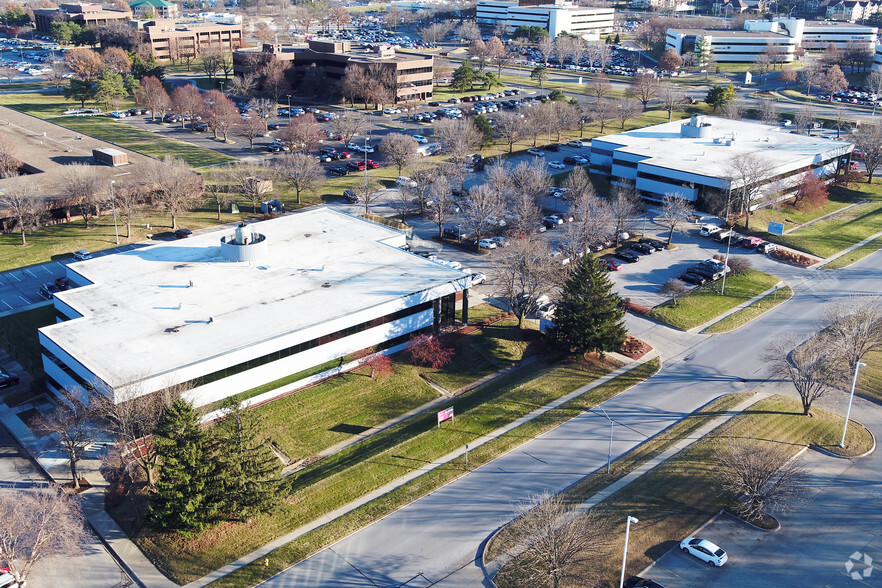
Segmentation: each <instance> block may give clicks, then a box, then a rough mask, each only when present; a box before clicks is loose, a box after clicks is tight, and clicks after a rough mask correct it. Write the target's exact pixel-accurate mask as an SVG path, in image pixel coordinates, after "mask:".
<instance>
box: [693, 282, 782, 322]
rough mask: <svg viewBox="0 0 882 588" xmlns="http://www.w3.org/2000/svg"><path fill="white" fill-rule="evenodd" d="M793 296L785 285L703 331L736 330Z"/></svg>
mask: <svg viewBox="0 0 882 588" xmlns="http://www.w3.org/2000/svg"><path fill="white" fill-rule="evenodd" d="M792 296H793V290H792V289H791V288H790V286H784V287H783V288H781V289H780V290H776V291H774V292H772V293H771V294H767V295H765V296H763V297H762V298H760V299H759V300H757V301H756V302H754V303H753V304H751V305H750V306H748V307H747V308H742V309H741V310H739V311H738V312H735V313H733V314H730V315H729V316H727V317H726V318H724V319H723V320H721V321H718V322H716V323H714V324H712V325H711V326H709V327H708V328H706V329H704V330H703V331H702V333H728V332H729V331H734V330H735V329H737V328H739V327H743V326H744V325H746V324H747V323H749V322H751V321H752V320H754V319H756V318H759V317H760V316H762V315H764V314H765V313H767V312H769V311H770V310H772V309H773V308H775V307H776V306H778V305H779V304H783V303H784V302H787V301H788V300H790V298H791V297H792Z"/></svg>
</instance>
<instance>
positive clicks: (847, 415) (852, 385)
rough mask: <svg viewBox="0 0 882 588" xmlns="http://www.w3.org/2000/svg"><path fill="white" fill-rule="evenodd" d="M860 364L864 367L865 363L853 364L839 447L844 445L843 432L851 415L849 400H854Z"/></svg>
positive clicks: (846, 428)
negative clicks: (849, 392)
mask: <svg viewBox="0 0 882 588" xmlns="http://www.w3.org/2000/svg"><path fill="white" fill-rule="evenodd" d="M861 366H864V367H866V366H867V364H865V363H861V362H857V365H856V366H854V379H853V380H852V381H851V395H850V396H849V397H848V410H847V411H845V425H843V427H842V441H840V442H839V447H845V433H846V431H848V419H849V417H851V402H852V400H854V387H855V385H856V384H857V375H858V370H859V369H861Z"/></svg>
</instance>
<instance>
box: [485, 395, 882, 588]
mask: <svg viewBox="0 0 882 588" xmlns="http://www.w3.org/2000/svg"><path fill="white" fill-rule="evenodd" d="M743 396H744V395H738V396H736V397H735V398H732V399H727V398H726V397H723V398H722V399H720V400H718V401H717V402H716V403H714V404H711V405H709V406H708V407H706V408H704V409H702V410H701V411H699V412H698V413H696V414H695V415H692V416H690V417H687V419H685V420H684V421H681V423H678V425H675V426H674V427H672V428H670V429H668V430H667V431H665V432H663V433H660V434H659V435H658V436H657V437H655V438H653V439H651V440H650V441H648V442H647V443H645V444H644V445H641V446H640V447H637V448H636V449H635V450H633V451H632V452H630V453H629V454H627V455H625V456H624V457H623V458H620V460H617V462H616V463H614V464H613V467H614V468H617V470H618V471H617V474H616V476H618V477H621V475H623V469H620V468H618V467H617V466H618V461H622V460H626V461H629V462H631V464H630V468H633V467H636V465H639V463H642V462H643V461H646V460H647V459H650V458H651V457H652V456H654V455H656V454H658V453H660V452H661V450H662V449H663V448H664V446H666V445H672V444H673V443H674V442H676V441H677V440H679V439H682V438H683V437H684V436H686V435H689V434H690V433H691V432H692V431H694V430H695V429H697V428H698V426H700V425H701V424H703V423H704V422H707V421H709V420H710V419H711V418H713V417H714V416H716V415H717V414H718V413H720V412H722V411H725V410H726V409H727V408H731V407H732V406H734V405H735V404H737V403H738V401H739V400H741V399H743ZM842 426H843V418H842V417H840V416H838V415H833V414H830V413H827V412H824V411H821V410H818V409H813V410H812V416H804V415H803V414H802V410H801V407H800V404H799V402H798V401H797V400H795V399H793V398H789V397H784V396H771V397H769V398H765V399H762V400H760V401H758V402H757V403H756V404H754V405H752V406H751V407H749V408H748V409H746V410H744V411H743V412H742V413H741V414H740V415H738V416H736V417H735V418H733V419H732V420H730V421H728V422H727V423H725V424H723V425H722V426H720V427H719V428H718V429H715V430H714V431H713V432H712V433H711V434H709V435H707V436H705V437H704V438H703V439H701V440H700V441H698V442H696V443H694V444H692V445H690V446H689V447H687V448H686V449H684V450H683V451H681V452H680V453H678V454H676V455H675V456H674V457H673V458H671V459H669V460H667V461H665V462H663V463H661V464H660V465H658V466H657V467H655V468H654V469H652V470H650V471H649V472H647V473H645V474H644V475H642V476H641V477H639V478H637V479H636V480H634V481H632V482H631V483H630V484H628V485H627V486H625V487H624V488H622V489H621V490H619V491H618V492H616V493H615V494H613V495H612V496H610V497H609V498H607V499H606V500H604V501H602V502H600V503H599V504H598V505H597V506H595V507H594V508H593V509H592V511H594V512H595V515H596V516H598V517H599V518H600V519H601V523H604V522H605V523H607V525H608V526H607V527H604V528H606V529H608V534H607V537H608V541H607V544H608V546H609V549H608V550H607V551H608V555H606V556H604V557H601V558H598V557H596V556H594V554H591V553H586V554H582V555H584V560H583V561H581V562H579V563H578V564H576V565H574V566H573V567H572V568H570V569H568V570H567V576H568V577H570V578H577V579H578V580H577V581H575V582H572V581H571V582H568V583H567V582H565V583H563V584H562V587H563V588H569V587H571V586H572V587H575V586H594V585H612V584H614V583H615V581H617V580H618V578H619V574H620V573H621V565H622V556H621V544H620V541H621V538H622V537H623V536H624V533H625V529H624V527H625V518H626V516H627V515H630V516H633V517H636V518H637V519H639V520H640V532H639V533H634V532H633V529H632V534H631V539H630V545H629V548H628V553H629V557H628V567H627V569H626V570H625V574H626V576H630V575H633V574H635V573H637V572H639V570H641V569H643V568H644V567H646V566H647V565H649V564H650V563H651V562H652V561H654V560H656V559H658V558H659V557H661V556H662V555H664V554H665V553H666V552H667V551H668V550H670V549H671V548H672V547H674V546H676V544H677V542H679V541H680V540H681V539H683V538H684V537H686V536H687V535H688V534H689V533H690V532H691V531H693V530H694V529H696V528H698V527H699V526H701V525H702V524H703V523H704V522H706V521H707V520H709V519H710V518H711V517H713V516H714V515H715V514H716V513H718V512H719V511H720V510H721V509H728V510H732V511H734V509H735V506H736V505H737V499H738V497H737V496H735V495H733V494H731V493H728V492H726V491H724V490H723V489H722V488H721V485H720V471H719V459H718V453H717V452H718V451H719V450H720V449H721V448H722V447H724V446H725V444H726V443H728V442H730V441H731V440H732V439H750V440H753V441H755V442H756V443H757V444H759V445H760V446H762V445H763V444H767V445H768V446H770V447H773V446H774V447H783V448H784V449H785V450H786V455H785V459H786V458H787V457H792V456H794V455H796V454H797V453H798V452H799V451H800V450H801V449H802V448H803V447H805V446H806V445H811V446H817V447H820V448H822V449H824V450H827V451H832V452H836V453H840V454H842V455H847V456H857V455H861V454H863V453H864V452H866V451H867V450H869V449H870V448H871V446H872V444H873V439H872V435H870V433H869V431H867V430H866V429H865V428H864V427H861V426H852V427H849V435H848V438H847V439H846V446H847V448H848V450H847V452H846V451H844V450H840V449H839V448H838V443H839V438H840V435H841V433H842ZM647 444H653V445H655V446H654V447H652V450H651V451H647V450H646V449H645V447H644V446H645V445H647ZM635 453H637V454H638V456H639V457H638V458H635V457H634V456H633V455H632V454H635ZM640 454H642V455H640ZM624 469H628V468H624ZM628 471H630V470H628ZM593 476H594V477H595V478H597V476H598V475H597V474H593ZM590 479H591V477H589V478H586V482H585V483H584V484H582V483H580V484H576V485H574V486H573V487H572V488H571V489H570V490H568V491H567V492H565V494H564V496H565V498H566V500H567V501H568V502H569V503H570V504H572V505H573V506H575V505H577V504H580V503H581V502H583V501H584V500H585V499H586V498H588V497H590V496H591V495H593V493H595V492H596V491H597V490H598V489H600V488H599V487H598V486H599V484H598V480H597V479H595V480H594V481H589V480H590ZM599 481H600V482H605V484H604V485H608V483H609V482H611V481H612V480H602V479H601V480H599ZM500 536H501V537H503V538H504V536H503V535H500ZM510 542H511V539H510V538H509V539H508V544H510ZM491 548H492V552H491V554H493V555H495V554H498V553H499V552H500V551H501V550H502V549H504V548H505V545H501V546H491ZM723 548H724V549H725V546H723ZM576 559H578V558H576ZM522 565H524V561H523V560H520V559H515V560H513V561H512V562H510V563H509V564H507V565H506V566H505V567H503V568H502V571H501V572H500V574H499V575H498V576H497V577H496V578H495V581H496V583H497V584H498V585H499V586H501V587H512V588H514V587H515V586H523V585H524V584H523V583H521V579H522V578H523V577H524V576H525V571H524V570H523V569H519V566H522Z"/></svg>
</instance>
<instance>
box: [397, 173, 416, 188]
mask: <svg viewBox="0 0 882 588" xmlns="http://www.w3.org/2000/svg"><path fill="white" fill-rule="evenodd" d="M395 185H396V186H401V187H404V188H416V187H417V183H416V182H415V181H413V180H411V179H410V178H409V177H407V176H398V178H397V179H396V180H395Z"/></svg>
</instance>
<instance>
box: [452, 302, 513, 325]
mask: <svg viewBox="0 0 882 588" xmlns="http://www.w3.org/2000/svg"><path fill="white" fill-rule="evenodd" d="M504 313H505V311H504V310H502V309H501V308H497V307H495V306H493V305H492V304H490V303H489V302H484V303H483V304H478V305H476V306H470V307H469V322H470V323H478V322H481V321H483V320H485V319H489V318H491V317H494V316H498V315H500V314H504ZM456 320H458V321H461V320H462V309H461V308H458V309H457V310H456Z"/></svg>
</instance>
